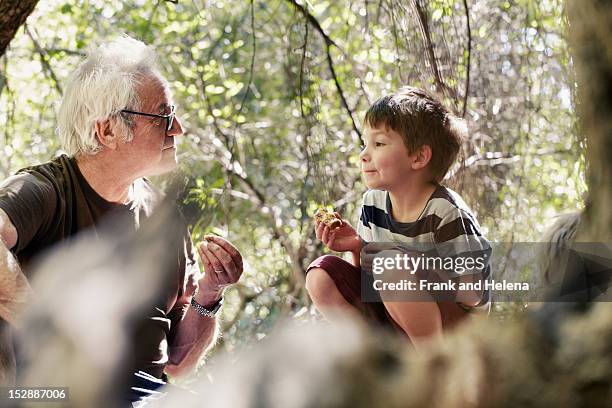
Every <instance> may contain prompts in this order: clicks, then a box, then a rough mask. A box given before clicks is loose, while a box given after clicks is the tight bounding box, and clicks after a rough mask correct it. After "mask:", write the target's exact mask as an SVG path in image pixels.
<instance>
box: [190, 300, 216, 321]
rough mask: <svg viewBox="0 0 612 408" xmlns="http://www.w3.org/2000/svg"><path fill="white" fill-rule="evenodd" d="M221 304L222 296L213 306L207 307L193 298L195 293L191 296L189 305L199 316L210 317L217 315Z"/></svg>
mask: <svg viewBox="0 0 612 408" xmlns="http://www.w3.org/2000/svg"><path fill="white" fill-rule="evenodd" d="M221 306H223V297H222V298H221V299H219V301H218V302H217V303H216V304H215V305H214V306H213V308H212V309H207V308H205V307H204V306H202V305H201V304H199V303H198V302H196V300H195V294H194V295H193V297H192V298H191V307H192V308H193V309H194V310H195V311H196V312H198V314H199V315H201V316H206V317H210V318H211V319H213V318H215V317H217V315H218V314H219V310H221Z"/></svg>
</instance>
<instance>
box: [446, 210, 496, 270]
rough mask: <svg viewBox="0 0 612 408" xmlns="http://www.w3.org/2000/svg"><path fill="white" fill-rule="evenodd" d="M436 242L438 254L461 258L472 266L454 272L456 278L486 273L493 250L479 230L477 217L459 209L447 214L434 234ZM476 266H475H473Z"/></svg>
mask: <svg viewBox="0 0 612 408" xmlns="http://www.w3.org/2000/svg"><path fill="white" fill-rule="evenodd" d="M434 241H435V245H436V251H437V253H438V255H440V256H442V257H451V258H456V259H459V258H462V259H461V262H462V263H465V262H467V261H466V260H467V259H471V261H469V262H468V265H470V267H468V268H465V267H462V268H460V269H459V270H457V271H455V274H454V275H455V276H458V275H467V274H480V273H485V274H486V271H485V269H488V264H489V260H490V255H491V247H490V245H489V242H488V241H487V240H486V238H485V237H484V236H483V235H482V233H481V231H480V226H479V225H478V222H477V221H476V220H475V219H474V217H473V216H472V215H471V214H469V213H468V212H466V211H462V210H460V209H459V208H453V209H452V210H450V211H448V212H446V214H445V215H444V216H443V217H442V219H441V221H440V223H439V224H438V226H437V228H436V230H435V231H434ZM472 265H474V266H472Z"/></svg>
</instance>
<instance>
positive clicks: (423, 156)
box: [412, 145, 431, 170]
mask: <svg viewBox="0 0 612 408" xmlns="http://www.w3.org/2000/svg"><path fill="white" fill-rule="evenodd" d="M413 157H414V160H413V162H412V169H413V170H420V169H422V168H424V167H425V166H427V165H428V164H429V162H430V161H431V147H430V146H429V145H423V146H421V147H418V148H417V149H416V151H415V152H414V154H413Z"/></svg>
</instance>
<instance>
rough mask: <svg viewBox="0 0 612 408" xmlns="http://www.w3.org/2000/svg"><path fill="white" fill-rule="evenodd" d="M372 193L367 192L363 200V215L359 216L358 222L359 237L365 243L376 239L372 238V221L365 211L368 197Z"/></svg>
mask: <svg viewBox="0 0 612 408" xmlns="http://www.w3.org/2000/svg"><path fill="white" fill-rule="evenodd" d="M369 193H370V191H366V192H365V194H364V195H363V198H362V200H361V213H360V215H359V221H358V222H357V235H359V237H360V238H361V240H362V241H364V242H365V243H369V242H372V241H373V240H374V239H373V237H372V229H371V228H370V220H369V219H368V213H367V211H366V210H365V203H366V198H367V195H368V194H369Z"/></svg>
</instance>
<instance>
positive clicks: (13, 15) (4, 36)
mask: <svg viewBox="0 0 612 408" xmlns="http://www.w3.org/2000/svg"><path fill="white" fill-rule="evenodd" d="M36 3H38V0H2V1H0V57H1V56H2V55H4V52H5V51H6V48H7V47H8V45H9V43H10V42H11V40H12V39H13V37H14V36H15V33H16V32H17V29H19V27H21V25H22V24H23V23H24V22H25V21H26V18H28V16H29V15H30V13H32V11H33V10H34V7H36Z"/></svg>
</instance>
